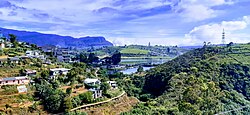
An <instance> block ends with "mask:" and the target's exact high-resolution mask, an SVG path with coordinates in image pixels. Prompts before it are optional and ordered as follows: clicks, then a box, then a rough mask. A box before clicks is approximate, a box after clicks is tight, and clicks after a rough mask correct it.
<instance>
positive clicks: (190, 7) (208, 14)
mask: <svg viewBox="0 0 250 115" xmlns="http://www.w3.org/2000/svg"><path fill="white" fill-rule="evenodd" d="M225 4H233V2H232V1H225V0H182V1H180V2H179V3H178V5H177V6H176V7H174V10H175V12H179V13H180V16H181V17H184V20H185V21H202V20H206V19H209V18H214V17H216V16H217V15H218V14H220V13H221V11H218V10H214V9H212V8H211V7H213V6H218V5H225Z"/></svg>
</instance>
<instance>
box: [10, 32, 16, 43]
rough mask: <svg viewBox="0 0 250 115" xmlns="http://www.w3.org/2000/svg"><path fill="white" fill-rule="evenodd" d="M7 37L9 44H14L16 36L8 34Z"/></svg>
mask: <svg viewBox="0 0 250 115" xmlns="http://www.w3.org/2000/svg"><path fill="white" fill-rule="evenodd" d="M9 37H10V42H11V43H14V42H16V36H15V35H14V34H9Z"/></svg>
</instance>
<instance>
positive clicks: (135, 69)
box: [121, 67, 154, 74]
mask: <svg viewBox="0 0 250 115" xmlns="http://www.w3.org/2000/svg"><path fill="white" fill-rule="evenodd" d="M151 68H154V67H143V70H144V71H146V70H149V69H151ZM137 69H138V67H134V68H129V69H125V70H122V71H121V72H122V73H123V74H132V73H135V72H137Z"/></svg>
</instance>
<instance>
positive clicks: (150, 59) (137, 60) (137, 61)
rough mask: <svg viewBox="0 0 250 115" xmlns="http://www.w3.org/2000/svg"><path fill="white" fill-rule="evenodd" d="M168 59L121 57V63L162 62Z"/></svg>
mask: <svg viewBox="0 0 250 115" xmlns="http://www.w3.org/2000/svg"><path fill="white" fill-rule="evenodd" d="M167 61H169V59H161V58H156V59H152V58H148V59H143V58H138V59H136V58H134V59H133V58H132V59H131V58H129V59H126V58H125V59H124V58H123V59H122V60H121V64H141V63H151V64H163V63H165V62H167Z"/></svg>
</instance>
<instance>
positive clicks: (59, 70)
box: [50, 68, 70, 79]
mask: <svg viewBox="0 0 250 115" xmlns="http://www.w3.org/2000/svg"><path fill="white" fill-rule="evenodd" d="M69 70H70V69H67V68H54V69H50V77H51V78H54V79H55V77H56V76H57V75H67V73H68V72H69Z"/></svg>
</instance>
